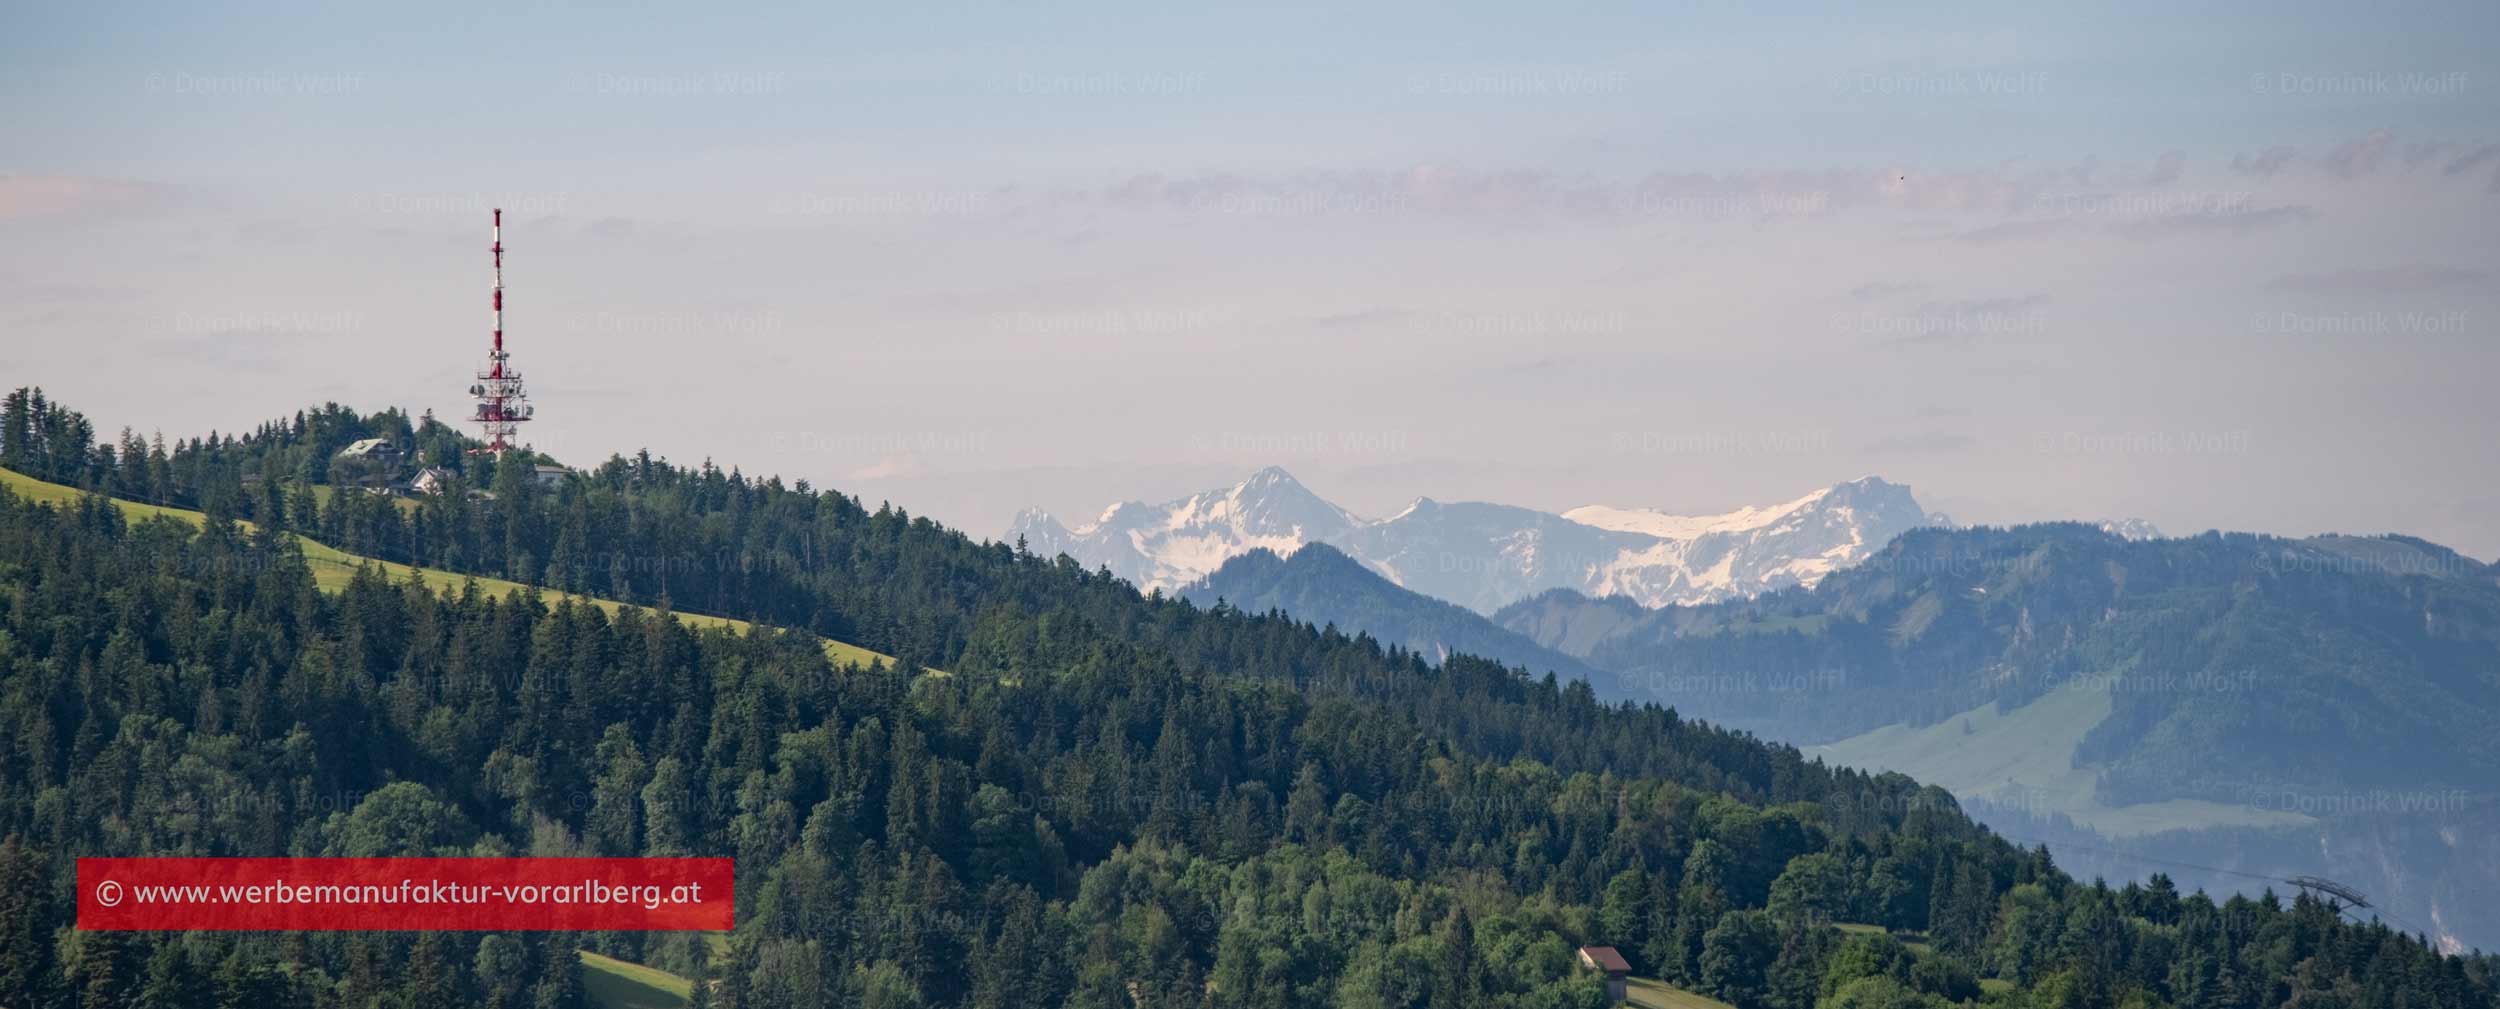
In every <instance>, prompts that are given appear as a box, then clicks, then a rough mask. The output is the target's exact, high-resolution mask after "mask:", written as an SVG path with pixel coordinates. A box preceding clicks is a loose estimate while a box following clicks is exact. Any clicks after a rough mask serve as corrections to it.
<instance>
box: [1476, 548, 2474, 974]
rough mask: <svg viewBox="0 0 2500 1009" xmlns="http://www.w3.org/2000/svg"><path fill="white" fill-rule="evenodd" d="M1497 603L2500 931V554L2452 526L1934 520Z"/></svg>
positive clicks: (1550, 626) (1972, 765)
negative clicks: (1701, 574)
mask: <svg viewBox="0 0 2500 1009" xmlns="http://www.w3.org/2000/svg"><path fill="white" fill-rule="evenodd" d="M1496 619H1497V621H1498V622H1499V623H1501V624H1502V625H1503V626H1504V627H1507V628H1509V629H1511V630H1513V631H1517V632H1519V633H1521V634H1522V635H1525V636H1527V637H1530V638H1533V639H1535V640H1537V641H1538V642H1540V643H1542V644H1545V645H1547V646H1549V647H1552V648H1554V649H1556V650H1558V651H1562V652H1565V653H1568V654H1571V655H1574V656H1577V657H1579V658H1581V659H1584V660H1586V661H1587V662H1588V663H1589V664H1591V665H1595V666H1598V667H1599V668H1601V669H1605V670H1608V671H1609V673H1610V676H1609V677H1608V678H1607V679H1603V680H1600V681H1598V683H1599V685H1600V687H1601V692H1611V693H1612V694H1613V696H1617V697H1622V698H1629V699H1637V700H1644V701H1655V702H1658V703H1662V704H1668V705H1672V706H1674V707H1675V708H1676V709H1677V710H1678V711H1680V712H1682V713H1684V714H1686V715H1689V716H1694V717H1700V718H1705V719H1708V720H1711V721H1714V722H1719V723H1722V724H1726V725H1730V726H1734V727H1738V728H1743V729H1748V730H1751V731H1754V732H1758V733H1761V734H1763V735H1766V736H1770V737H1773V738H1780V739H1786V740H1789V741H1792V742H1796V743H1800V744H1805V745H1807V746H1808V752H1809V753H1814V754H1817V755H1820V756H1823V757H1825V758H1827V759H1830V760H1833V761H1835V762H1838V763H1845V764H1850V765H1854V766H1862V767H1879V768H1885V769H1893V770H1900V771H1904V772H1906V773H1909V774H1911V775H1913V776H1915V777H1918V778H1919V779H1920V780H1922V781H1932V782H1935V783H1937V784H1940V785H1943V786H1945V787H1946V788H1949V789H1952V790H1953V791H1954V792H1956V793H1957V794H1958V795H1961V796H1963V797H1965V798H1966V799H1971V800H1976V801H1977V803H1984V805H1976V804H1975V806H1976V808H1980V809H1982V810H1985V811H1989V812H1991V813H1993V814H1994V816H1995V818H1994V819H1992V820H1991V822H1996V823H1999V824H2000V825H2006V824H2020V825H2022V829H2030V830H2034V831H2040V832H2051V831H2063V832H2067V836H2068V838H2069V840H2070V841H2071V839H2072V838H2073V837H2083V836H2090V837H2097V838H2100V839H2102V843H2101V844H2099V845H2094V847H2106V846H2108V845H2110V844H2118V843H2123V844H2126V845H2130V846H2133V847H2132V849H2130V850H2133V851H2135V852H2137V853H2138V854H2145V853H2166V854H2159V855H2158V856H2157V857H2167V858H2172V859H2176V860H2181V861H2191V862H2195V861H2197V860H2199V859H2204V860H2207V861H2202V862H2198V864H2208V865H2212V864H2222V865H2225V866H2226V867H2232V868H2238V869H2241V870H2243V871H2256V872H2260V873H2265V874H2272V875H2288V874H2293V873H2298V872H2310V873H2317V874H2321V875H2327V876H2330V877H2339V878H2340V876H2342V875H2348V876H2352V877H2355V878H2353V879H2348V880H2346V881H2347V882H2352V883H2354V884H2355V885H2359V886H2361V887H2362V888H2363V889H2365V890H2368V891H2370V892H2372V893H2375V894H2378V895H2379V896H2380V897H2381V899H2382V902H2383V903H2384V904H2385V905H2386V906H2388V907H2390V908H2393V909H2395V910H2396V913H2398V914H2399V915H2402V916H2404V917H2406V918H2409V919H2410V920H2413V921H2416V922H2418V923H2419V924H2420V927H2423V928H2426V929H2432V930H2435V931H2437V932H2438V933H2439V934H2441V935H2444V936H2448V937H2451V938H2459V939H2462V940H2464V941H2468V942H2478V943H2482V944H2489V943H2490V942H2492V941H2493V940H2494V939H2495V938H2500V914H2495V913H2494V911H2493V910H2492V909H2491V907H2490V904H2489V902H2488V901H2478V900H2473V899H2471V898H2469V897H2468V896H2467V895H2468V894H2471V893H2483V894H2489V893H2494V892H2500V858H2495V857H2494V856H2493V855H2491V854H2490V853H2489V849H2490V848H2491V846H2490V845H2488V844H2486V843H2484V842H2483V840H2482V839H2487V838H2488V837H2490V836H2492V834H2493V832H2494V830H2493V828H2494V827H2495V826H2500V823H2495V817H2494V815H2493V804H2494V802H2495V795H2494V791H2495V783H2500V741H2495V739H2494V737H2493V735H2492V733H2491V731H2490V727H2491V726H2492V725H2493V724H2495V721H2500V569H2495V568H2494V567H2493V566H2492V565H2489V564H2486V563H2483V562H2480V561H2477V560H2475V559H2473V558H2469V557H2465V556H2463V555H2460V554H2457V553H2456V552H2454V551H2450V550H2447V549H2445V548H2442V547H2439V546H2437V545H2435V544H2431V543H2427V542H2424V541H2421V540H2418V539H2411V538H2407V537H2395V536H2389V537H2354V536H2328V537H2316V538H2311V539H2303V540H2291V539H2280V538H2274V537H2267V536H2254V535H2238V534H2233V535H2223V534H2206V535H2203V536H2197V537H2191V538H2186V539H2167V540H2165V539H2149V540H2136V539H2130V538H2127V537H2125V536H2122V535H2120V534H2118V533H2116V532H2112V531H2105V530H2104V529H2101V528H2095V527H2093V526H2089V525H2081V524H2053V525H2040V526H2027V527H2020V528H2015V529H1966V530H1939V529H1923V530H1918V531H1914V532H1911V533H1908V534H1905V535H1903V536H1902V537H1900V538H1899V539H1897V540H1895V541H1894V542H1893V543H1892V545H1891V546H1890V547H1888V548H1886V549H1885V550H1884V551H1883V552H1881V553H1879V554H1877V555H1876V556H1874V557H1872V558H1869V559H1868V560H1866V561H1865V562H1863V563H1861V564H1860V565H1858V566H1856V567H1854V568H1850V569H1846V570H1842V571H1839V572H1835V573H1834V574H1833V575H1832V576H1830V577H1828V578H1825V579H1823V580H1822V581H1821V582H1820V583H1818V584H1817V585H1815V586H1814V587H1812V588H1811V589H1794V590H1789V591H1782V592H1774V593H1768V594H1765V595H1762V596H1758V597H1755V598H1750V599H1743V600H1731V601H1725V602H1719V603H1714V604H1709V605H1701V606H1670V607H1665V608H1659V609H1642V608H1639V607H1634V606H1630V605H1627V604H1626V603H1624V602H1623V601H1621V600H1613V599H1589V598H1586V597H1584V596H1580V595H1578V594H1576V593H1572V592H1568V591H1556V592H1549V593H1546V594H1543V595H1540V596H1538V597H1536V598H1533V599H1528V600H1523V601H1521V602H1519V603H1517V604H1514V605H1512V606H1510V607H1507V608H1505V609H1504V610H1503V611H1502V612H1501V613H1500V614H1499V615H1498V616H1497V618H1496ZM2007 829H2009V831H2010V830H2014V829H2016V827H2014V826H2008V827H2007ZM2137 869H2138V870H2140V869H2141V866H2138V867H2137ZM2339 874H2340V875H2339ZM2213 882H2214V883H2215V885H2245V884H2246V882H2247V881H2246V880H2244V879H2241V880H2239V881H2238V882H2237V883H2233V882H2232V880H2231V878H2228V877H2222V876H2217V877H2215V879H2214V881H2213Z"/></svg>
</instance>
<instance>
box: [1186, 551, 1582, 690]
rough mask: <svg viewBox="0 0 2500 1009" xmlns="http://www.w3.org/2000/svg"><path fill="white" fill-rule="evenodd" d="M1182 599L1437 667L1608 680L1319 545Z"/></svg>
mask: <svg viewBox="0 0 2500 1009" xmlns="http://www.w3.org/2000/svg"><path fill="white" fill-rule="evenodd" d="M1182 594H1183V595H1184V596H1186V597H1188V598H1189V599H1190V600H1192V601H1194V602H1196V603H1198V604H1199V605H1201V606H1213V605H1215V603H1216V602H1217V601H1218V600H1222V601H1224V602H1226V603H1228V604H1230V605H1232V606H1234V607H1237V608H1239V609H1243V610H1248V611H1250V612H1253V613H1264V612H1267V611H1269V610H1283V611H1284V612H1286V613H1289V614H1291V615H1293V616H1294V617H1295V618H1297V619H1300V620H1302V621H1304V622H1307V623H1311V624H1317V625H1322V626H1326V625H1330V624H1334V625H1336V626H1337V627H1338V628H1339V629H1342V630H1345V631H1347V632H1348V633H1352V632H1354V631H1356V630H1360V631H1363V632H1366V633H1369V634H1370V635H1372V636H1373V637H1375V638H1378V639H1380V640H1381V641H1382V643H1384V644H1391V645H1398V646H1400V647H1403V648H1405V649H1407V650H1409V651H1412V652H1416V653H1418V654H1421V655H1423V656H1425V657H1426V658H1429V659H1431V660H1432V661H1434V662H1436V663H1437V662H1441V661H1443V660H1445V659H1447V658H1449V656H1450V655H1451V654H1452V653H1458V652H1464V653H1466V654H1469V655H1475V656H1478V657H1481V658H1487V659H1493V660H1496V661H1499V662H1501V663H1502V664H1504V665H1508V666H1518V667H1525V668H1527V669H1528V670H1530V671H1532V672H1536V673H1549V672H1550V673H1554V674H1556V675H1558V676H1560V677H1562V678H1563V679H1565V680H1590V681H1592V682H1603V681H1604V680H1605V679H1606V678H1607V674H1606V673H1604V672H1602V671H1600V670H1598V669H1597V668H1595V667H1593V666H1590V665H1588V664H1587V663H1584V662H1581V661H1580V660H1579V659H1576V658H1573V657H1571V656H1569V655H1565V654H1563V653H1562V652H1559V651H1556V650H1554V649H1551V648H1547V647H1545V646H1543V645H1540V644H1537V643H1536V642H1534V641H1531V640H1528V638H1527V637H1525V636H1523V635H1520V634H1517V633H1514V632H1512V631H1509V630H1505V629H1503V628H1502V627H1501V626H1500V625H1498V624H1495V623H1494V622H1493V621H1491V620H1489V619H1487V618H1485V617H1484V616H1482V615H1481V614H1478V613H1476V612H1475V611H1473V610H1469V609H1467V608H1465V607H1462V606H1455V605H1452V604H1450V603H1445V602H1442V601H1440V600H1438V599H1433V598H1430V597H1428V596H1424V595H1421V594H1419V593H1416V592H1411V591H1408V590H1406V589H1403V588H1399V587H1398V586H1397V585H1395V584H1392V583H1391V582H1390V581H1389V580H1388V579H1386V578H1383V577H1381V576H1380V575H1379V573H1377V572H1374V571H1372V570H1371V569H1370V568H1366V567H1364V566H1363V565H1362V564H1361V563H1360V562H1358V561H1356V560H1355V559H1354V558H1351V557H1348V556H1346V555H1345V554H1344V553H1342V552H1339V551H1338V550H1337V549H1336V548H1335V547H1331V546H1329V545H1327V544H1324V543H1314V544H1311V545H1309V546H1306V547H1303V548H1302V549H1300V550H1297V551H1295V552H1294V554H1293V556H1291V557H1279V556H1277V555H1276V554H1275V553H1274V552H1273V551H1269V550H1265V549H1260V550H1253V551H1251V552H1249V553H1246V554H1242V555H1241V556H1239V557H1235V558H1233V559H1232V560H1229V561H1226V562H1225V563H1224V566H1223V567H1221V568H1218V569H1216V572H1215V574H1213V575H1210V576H1208V577H1207V578H1206V579H1205V580H1204V581H1201V582H1198V583H1197V584H1195V585H1192V586H1189V587H1188V588H1187V589H1184V590H1183V591H1182Z"/></svg>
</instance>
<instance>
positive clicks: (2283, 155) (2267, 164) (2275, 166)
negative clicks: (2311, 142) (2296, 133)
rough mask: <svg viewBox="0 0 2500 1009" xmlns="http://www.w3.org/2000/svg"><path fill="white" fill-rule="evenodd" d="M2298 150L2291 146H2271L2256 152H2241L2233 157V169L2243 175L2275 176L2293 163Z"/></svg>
mask: <svg viewBox="0 0 2500 1009" xmlns="http://www.w3.org/2000/svg"><path fill="white" fill-rule="evenodd" d="M2295 156H2297V152H2295V151H2293V150H2292V149H2291V148H2289V147H2269V148H2266V149H2265V150H2263V151H2261V152H2258V153H2256V154H2239V155H2234V156H2232V158H2231V170H2232V171H2234V172H2238V173H2240V174H2241V175H2254V176H2257V177H2259V178H2273V177H2274V176H2275V175H2276V174H2277V173H2280V172H2281V171H2283V169H2284V167H2285V166H2287V165H2290V164H2291V163H2292V158H2293V157H2295Z"/></svg>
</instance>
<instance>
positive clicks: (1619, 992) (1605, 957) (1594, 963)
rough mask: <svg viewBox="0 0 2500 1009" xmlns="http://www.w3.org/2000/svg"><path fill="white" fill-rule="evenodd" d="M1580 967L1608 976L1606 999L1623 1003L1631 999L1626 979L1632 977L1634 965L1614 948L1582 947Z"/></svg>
mask: <svg viewBox="0 0 2500 1009" xmlns="http://www.w3.org/2000/svg"><path fill="white" fill-rule="evenodd" d="M1580 966H1581V967H1584V968H1586V969H1588V970H1592V971H1595V972H1597V973H1599V974H1603V975H1605V976H1606V997H1607V998H1608V999H1610V1000H1613V1001H1616V1002H1621V1001H1623V1000H1624V999H1626V998H1629V997H1630V993H1629V992H1627V991H1626V990H1625V989H1626V985H1625V979H1627V978H1630V977H1631V976H1632V965H1631V963H1630V962H1628V961H1626V960H1624V959H1623V954H1621V953H1617V952H1615V948H1614V947H1612V946H1582V947H1580Z"/></svg>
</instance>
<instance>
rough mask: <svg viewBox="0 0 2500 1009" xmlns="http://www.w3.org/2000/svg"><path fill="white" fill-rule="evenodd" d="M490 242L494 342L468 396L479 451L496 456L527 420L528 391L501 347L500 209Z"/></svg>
mask: <svg viewBox="0 0 2500 1009" xmlns="http://www.w3.org/2000/svg"><path fill="white" fill-rule="evenodd" d="M493 237H494V244H493V245H492V246H490V248H491V249H492V251H493V252H494V254H495V296H494V324H495V337H494V344H493V345H492V347H491V349H489V350H488V351H487V353H486V367H485V368H483V369H480V370H479V371H478V373H477V384H476V385H472V386H470V387H469V395H471V396H475V397H477V413H476V414H475V415H474V416H472V417H470V418H469V419H470V420H471V421H473V422H475V423H476V424H477V425H478V427H479V428H480V429H481V433H482V434H483V435H484V436H485V438H486V447H485V448H482V449H479V450H478V452H479V454H482V455H491V456H494V457H495V458H497V459H501V458H503V456H504V454H505V453H507V452H510V451H512V450H513V448H514V447H515V446H514V445H513V443H512V436H513V433H514V432H515V431H516V430H518V429H519V426H520V424H521V423H522V422H523V421H526V420H529V419H530V415H531V413H532V410H531V408H530V400H529V392H528V390H526V389H524V388H523V387H522V385H521V373H520V372H519V371H517V370H514V369H513V367H512V355H511V354H510V353H508V352H506V351H505V350H504V349H503V208H501V207H497V208H495V220H494V231H493Z"/></svg>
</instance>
